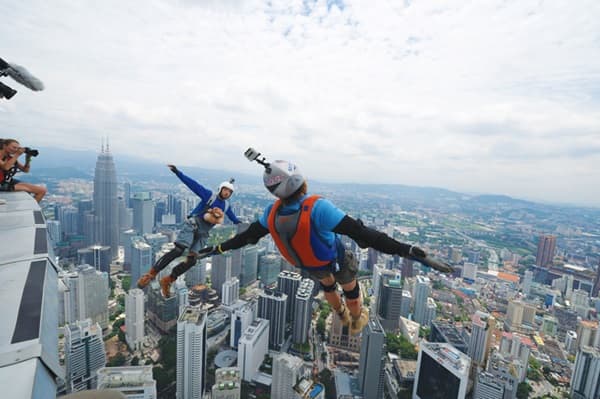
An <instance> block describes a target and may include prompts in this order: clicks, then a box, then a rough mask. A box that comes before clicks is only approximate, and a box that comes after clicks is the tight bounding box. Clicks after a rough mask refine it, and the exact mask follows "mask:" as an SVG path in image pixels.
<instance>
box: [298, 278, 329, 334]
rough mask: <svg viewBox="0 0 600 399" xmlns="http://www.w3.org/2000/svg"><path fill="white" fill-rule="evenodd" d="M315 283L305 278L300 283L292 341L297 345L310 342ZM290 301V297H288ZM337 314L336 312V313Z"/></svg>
mask: <svg viewBox="0 0 600 399" xmlns="http://www.w3.org/2000/svg"><path fill="white" fill-rule="evenodd" d="M314 285H315V282H314V281H313V280H311V279H309V278H305V279H303V280H302V281H301V282H300V286H299V287H298V290H297V291H296V298H295V301H294V319H293V320H292V321H293V323H294V324H293V327H294V328H293V329H292V341H293V342H294V343H296V344H305V343H306V342H307V341H308V332H309V331H310V327H311V324H310V323H311V320H312V291H313V288H314ZM288 300H289V296H288ZM334 313H335V312H334Z"/></svg>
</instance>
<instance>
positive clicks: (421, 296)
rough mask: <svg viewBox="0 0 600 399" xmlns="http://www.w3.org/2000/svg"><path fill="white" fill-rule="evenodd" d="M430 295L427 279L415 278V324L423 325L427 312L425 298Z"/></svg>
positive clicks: (422, 277)
mask: <svg viewBox="0 0 600 399" xmlns="http://www.w3.org/2000/svg"><path fill="white" fill-rule="evenodd" d="M430 295H431V281H430V280H429V278H428V277H424V276H417V281H416V283H415V291H414V295H413V296H414V298H415V314H414V316H415V317H414V319H415V321H416V322H417V323H419V324H421V325H424V323H423V320H424V319H425V316H426V314H425V313H426V312H427V298H428V297H429V296H430Z"/></svg>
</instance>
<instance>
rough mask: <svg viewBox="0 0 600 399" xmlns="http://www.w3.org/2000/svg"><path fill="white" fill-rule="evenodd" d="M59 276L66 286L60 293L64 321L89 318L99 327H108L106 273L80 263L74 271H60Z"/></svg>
mask: <svg viewBox="0 0 600 399" xmlns="http://www.w3.org/2000/svg"><path fill="white" fill-rule="evenodd" d="M59 278H60V279H61V280H62V281H63V283H64V284H65V286H66V290H65V291H64V292H63V293H62V295H63V296H64V298H63V304H64V311H63V313H64V322H65V323H74V322H75V321H77V320H85V319H88V318H89V319H91V320H92V322H93V323H99V324H100V327H101V328H106V327H108V296H109V294H110V289H109V287H108V275H107V274H106V273H102V272H99V271H97V270H96V269H94V268H93V267H92V266H90V265H80V266H78V267H77V268H76V271H75V272H68V273H67V272H61V273H60V275H59ZM59 295H60V294H59Z"/></svg>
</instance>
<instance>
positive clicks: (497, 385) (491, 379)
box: [473, 371, 504, 399]
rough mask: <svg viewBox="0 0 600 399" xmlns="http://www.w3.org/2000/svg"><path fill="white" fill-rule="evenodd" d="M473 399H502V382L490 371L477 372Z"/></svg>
mask: <svg viewBox="0 0 600 399" xmlns="http://www.w3.org/2000/svg"><path fill="white" fill-rule="evenodd" d="M473 399H504V384H503V383H502V381H501V380H500V379H499V378H498V377H496V376H494V375H492V374H490V373H487V372H485V371H482V372H480V373H477V377H476V380H475V387H474V389H473Z"/></svg>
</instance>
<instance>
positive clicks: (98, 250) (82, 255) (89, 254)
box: [77, 245, 111, 273]
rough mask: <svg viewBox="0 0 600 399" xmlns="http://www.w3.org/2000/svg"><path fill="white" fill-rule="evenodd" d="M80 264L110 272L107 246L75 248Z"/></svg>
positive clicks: (109, 256) (109, 255) (109, 257)
mask: <svg viewBox="0 0 600 399" xmlns="http://www.w3.org/2000/svg"><path fill="white" fill-rule="evenodd" d="M77 257H78V258H79V264H80V265H85V264H87V265H90V266H93V267H94V269H96V270H98V271H101V272H104V273H110V262H111V252H110V248H109V247H105V246H102V245H91V246H89V247H87V248H81V249H78V250H77Z"/></svg>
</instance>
